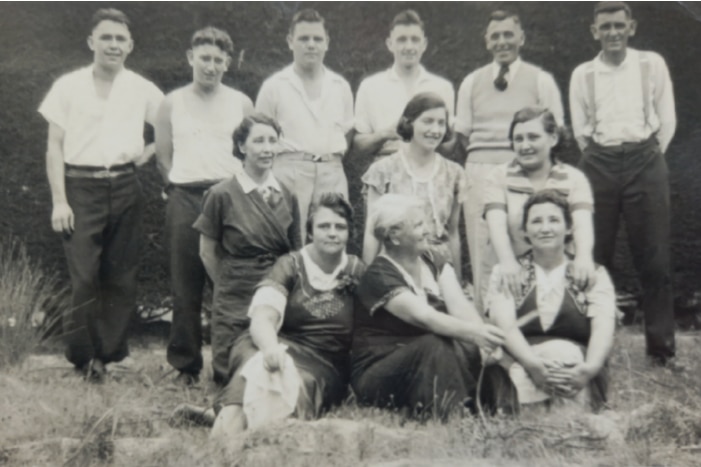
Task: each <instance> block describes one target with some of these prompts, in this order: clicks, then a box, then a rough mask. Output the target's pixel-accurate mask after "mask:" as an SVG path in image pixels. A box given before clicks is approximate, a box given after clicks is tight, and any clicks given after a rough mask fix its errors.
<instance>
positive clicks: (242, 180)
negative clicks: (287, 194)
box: [236, 170, 282, 194]
mask: <svg viewBox="0 0 701 467" xmlns="http://www.w3.org/2000/svg"><path fill="white" fill-rule="evenodd" d="M236 180H238V182H239V184H240V185H241V188H242V189H243V192H244V193H246V194H249V193H250V192H252V191H253V190H257V189H258V188H272V189H274V190H276V191H282V190H281V189H280V183H278V181H277V179H276V178H275V177H274V176H273V172H272V171H271V172H269V173H268V178H266V179H265V180H263V183H261V184H260V185H259V184H257V183H256V182H255V180H253V179H252V178H251V176H250V175H248V174H247V173H246V171H245V170H242V171H240V172H239V173H237V174H236Z"/></svg>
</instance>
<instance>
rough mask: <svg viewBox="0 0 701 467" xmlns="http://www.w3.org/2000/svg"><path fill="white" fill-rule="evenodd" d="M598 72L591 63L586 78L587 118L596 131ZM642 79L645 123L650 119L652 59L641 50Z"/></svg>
mask: <svg viewBox="0 0 701 467" xmlns="http://www.w3.org/2000/svg"><path fill="white" fill-rule="evenodd" d="M595 75H596V72H595V70H594V64H593V63H590V64H589V65H588V66H587V69H586V71H585V75H584V79H585V82H586V86H587V96H588V98H589V99H588V102H587V118H588V120H589V122H590V123H591V126H592V129H593V130H594V131H595V132H596V84H595V82H594V77H595ZM640 81H641V85H642V90H643V96H642V97H643V117H644V119H645V124H646V125H647V124H648V122H649V121H650V103H651V99H650V94H651V92H650V59H649V58H648V56H647V54H646V53H645V52H640Z"/></svg>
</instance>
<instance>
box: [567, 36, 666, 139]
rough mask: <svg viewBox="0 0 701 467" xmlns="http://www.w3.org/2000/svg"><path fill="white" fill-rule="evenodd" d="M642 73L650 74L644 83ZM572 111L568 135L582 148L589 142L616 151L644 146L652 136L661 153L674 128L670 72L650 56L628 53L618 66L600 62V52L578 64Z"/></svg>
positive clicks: (571, 94) (575, 74)
mask: <svg viewBox="0 0 701 467" xmlns="http://www.w3.org/2000/svg"><path fill="white" fill-rule="evenodd" d="M641 59H643V61H644V62H647V64H644V63H641ZM645 69H647V70H648V71H646V72H645V71H644V70H645ZM643 73H645V74H646V75H648V76H647V80H646V82H645V83H644V82H643V76H642V75H643ZM588 75H589V76H590V77H589V78H588V77H587V76H588ZM591 79H593V82H588V80H591ZM592 84H593V88H594V96H593V97H592V96H591V86H592ZM645 87H647V92H646V91H645V89H644V88H645ZM646 95H647V96H646ZM645 99H647V103H645ZM592 104H593V107H594V108H593V109H592ZM570 107H571V109H570V111H571V114H572V130H573V132H574V136H575V138H576V139H577V142H578V144H579V146H580V147H581V148H582V149H584V148H585V147H586V145H587V140H588V139H589V138H591V139H593V140H594V141H595V142H596V143H598V144H600V145H602V146H616V145H620V144H623V143H635V142H641V141H645V140H646V139H648V138H650V136H652V135H653V134H654V135H656V137H657V140H658V141H659V143H660V148H661V149H662V151H663V152H664V151H666V149H667V147H668V146H669V143H670V141H671V140H672V137H673V136H674V131H675V129H676V125H677V118H676V114H675V109H674V92H673V89H672V80H671V79H670V76H669V70H668V69H667V65H666V64H665V61H664V59H663V58H662V57H661V56H660V55H659V54H656V53H654V52H649V51H646V52H640V51H638V50H635V49H631V48H628V49H627V50H626V57H625V59H624V60H623V62H622V63H621V64H620V65H618V66H612V65H608V64H606V63H604V61H603V60H602V54H601V53H600V54H599V55H598V56H597V57H596V58H595V59H594V60H592V61H589V62H586V63H583V64H581V65H579V66H578V67H577V68H575V70H574V72H573V73H572V79H571V81H570ZM646 113H647V115H646Z"/></svg>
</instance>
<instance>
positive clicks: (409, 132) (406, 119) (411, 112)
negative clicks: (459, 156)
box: [397, 92, 452, 144]
mask: <svg viewBox="0 0 701 467" xmlns="http://www.w3.org/2000/svg"><path fill="white" fill-rule="evenodd" d="M440 108H443V109H445V136H443V141H441V144H442V143H445V142H446V141H448V140H450V138H452V131H451V129H450V121H449V118H450V117H449V115H448V106H446V104H445V101H444V100H443V99H442V98H441V96H439V95H438V94H435V93H432V92H420V93H418V94H417V95H415V96H414V97H412V98H411V100H410V101H409V103H408V104H407V105H406V107H404V112H403V113H402V116H401V118H400V119H399V123H398V124H397V134H398V135H399V136H401V137H402V139H403V140H404V141H411V138H413V136H414V127H413V126H412V124H413V123H414V122H415V121H416V119H417V118H419V116H420V115H421V114H422V113H424V112H426V111H427V110H433V109H440Z"/></svg>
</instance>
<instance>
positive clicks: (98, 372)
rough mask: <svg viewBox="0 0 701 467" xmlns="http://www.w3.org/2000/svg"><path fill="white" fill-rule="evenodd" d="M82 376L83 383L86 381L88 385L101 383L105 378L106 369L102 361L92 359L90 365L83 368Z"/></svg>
mask: <svg viewBox="0 0 701 467" xmlns="http://www.w3.org/2000/svg"><path fill="white" fill-rule="evenodd" d="M84 376H85V381H88V382H89V383H97V384H99V383H103V382H104V381H105V378H106V377H107V369H106V368H105V364H104V363H103V362H102V360H100V359H98V358H93V359H92V360H90V363H88V364H87V365H86V366H85V369H84Z"/></svg>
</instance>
